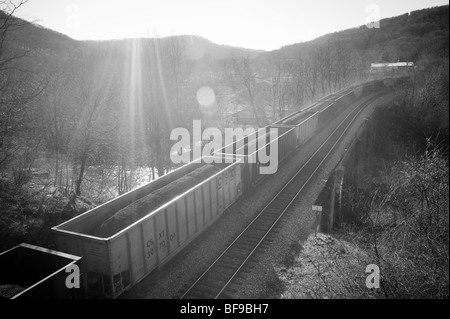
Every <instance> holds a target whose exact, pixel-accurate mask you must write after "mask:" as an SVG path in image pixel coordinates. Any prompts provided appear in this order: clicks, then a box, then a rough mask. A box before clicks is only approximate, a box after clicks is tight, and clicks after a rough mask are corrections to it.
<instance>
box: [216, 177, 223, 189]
mask: <svg viewBox="0 0 450 319" xmlns="http://www.w3.org/2000/svg"><path fill="white" fill-rule="evenodd" d="M217 188H218V189H221V188H222V176H219V177H218V178H217Z"/></svg>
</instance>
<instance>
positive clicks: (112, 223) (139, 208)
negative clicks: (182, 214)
mask: <svg viewBox="0 0 450 319" xmlns="http://www.w3.org/2000/svg"><path fill="white" fill-rule="evenodd" d="M219 171H220V169H219V168H218V167H216V166H214V165H204V166H202V167H200V168H197V169H196V170H194V171H192V172H190V173H189V174H187V175H186V176H183V177H181V178H180V179H178V180H175V181H173V182H172V183H170V184H168V185H166V186H164V187H162V188H160V189H157V190H155V191H153V192H152V193H150V194H149V195H147V196H145V197H143V198H141V199H139V200H137V201H135V202H133V203H132V204H130V205H128V206H126V207H125V208H123V209H121V210H119V211H118V212H117V213H115V214H114V215H113V216H111V217H110V218H108V219H107V220H105V221H104V222H103V223H102V224H101V226H100V229H99V230H98V234H97V236H98V237H103V238H106V237H110V236H112V235H114V234H116V233H118V232H119V231H121V230H122V229H124V228H126V227H127V226H129V225H131V224H133V223H134V222H136V221H138V220H139V219H141V218H142V217H144V216H145V215H147V214H148V213H150V212H152V211H154V210H155V209H157V208H158V207H160V206H162V205H163V204H165V203H167V202H168V201H170V200H171V199H173V198H174V197H176V196H179V195H181V194H182V193H184V192H185V191H187V190H188V189H190V188H192V187H194V186H195V185H196V184H198V183H200V182H201V181H203V180H205V179H207V178H208V177H210V176H212V175H214V174H215V173H217V172H219Z"/></svg>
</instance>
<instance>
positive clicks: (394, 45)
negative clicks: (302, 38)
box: [259, 5, 449, 62]
mask: <svg viewBox="0 0 450 319" xmlns="http://www.w3.org/2000/svg"><path fill="white" fill-rule="evenodd" d="M448 30H449V6H448V5H447V6H441V7H435V8H430V9H423V10H417V11H413V12H410V13H409V14H408V13H407V14H404V15H401V16H397V17H392V18H387V19H383V20H381V21H380V28H371V29H369V28H367V27H366V26H365V25H364V26H360V27H357V28H353V29H349V30H344V31H339V32H335V33H330V34H327V35H324V36H322V37H320V38H317V39H315V40H312V41H308V42H304V43H296V44H292V45H287V46H285V47H282V48H281V49H279V50H274V51H271V52H267V53H263V54H261V55H260V57H259V58H260V59H269V58H270V57H271V56H273V55H276V54H281V55H284V56H289V57H295V56H296V55H298V54H299V53H301V52H304V51H309V50H314V49H318V48H321V47H324V46H326V45H328V44H331V43H338V42H340V44H341V46H342V47H345V50H348V51H360V52H362V53H367V54H369V55H370V57H371V58H372V59H374V60H378V61H386V62H396V61H397V60H398V59H400V60H401V61H417V60H418V59H420V58H421V57H423V56H425V55H428V54H432V55H440V56H442V57H445V56H447V57H448V47H449V34H448Z"/></svg>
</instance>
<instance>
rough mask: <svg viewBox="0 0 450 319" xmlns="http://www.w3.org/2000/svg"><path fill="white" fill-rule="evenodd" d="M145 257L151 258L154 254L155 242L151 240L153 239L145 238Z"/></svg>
mask: <svg viewBox="0 0 450 319" xmlns="http://www.w3.org/2000/svg"><path fill="white" fill-rule="evenodd" d="M146 246H147V251H146V252H147V259H150V258H152V256H153V255H154V254H155V243H154V242H153V239H150V240H147V244H146Z"/></svg>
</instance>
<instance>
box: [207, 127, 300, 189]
mask: <svg viewBox="0 0 450 319" xmlns="http://www.w3.org/2000/svg"><path fill="white" fill-rule="evenodd" d="M274 129H276V130H274ZM296 143H297V141H296V131H295V128H294V127H292V126H285V125H270V126H268V127H266V128H264V129H262V130H259V131H258V132H256V133H255V134H254V135H251V136H249V137H245V138H243V139H240V140H237V141H235V142H234V143H232V144H230V145H228V146H227V147H224V148H222V149H221V150H220V151H222V152H224V153H220V152H218V153H215V156H222V157H230V156H231V157H234V158H240V159H242V160H243V162H244V165H243V170H242V178H243V184H244V189H245V190H247V189H248V188H250V187H253V186H255V185H257V184H258V183H259V182H260V181H261V180H262V179H263V178H264V177H265V176H266V174H262V173H261V170H260V167H261V166H262V167H264V166H268V165H271V163H269V162H267V163H262V161H261V160H260V158H259V155H260V154H264V155H266V156H267V157H270V155H271V154H270V153H271V150H273V151H274V152H275V155H276V159H273V157H272V160H276V161H277V163H278V164H277V165H279V163H281V162H282V161H283V160H284V159H285V158H286V157H288V156H289V154H291V153H292V152H293V151H294V150H295V149H296V146H297V144H296ZM275 144H276V145H275ZM275 146H276V147H275ZM227 149H228V152H229V151H230V150H232V149H234V150H235V153H234V154H230V153H228V152H227ZM272 155H273V154H272ZM272 164H273V163H272Z"/></svg>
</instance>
